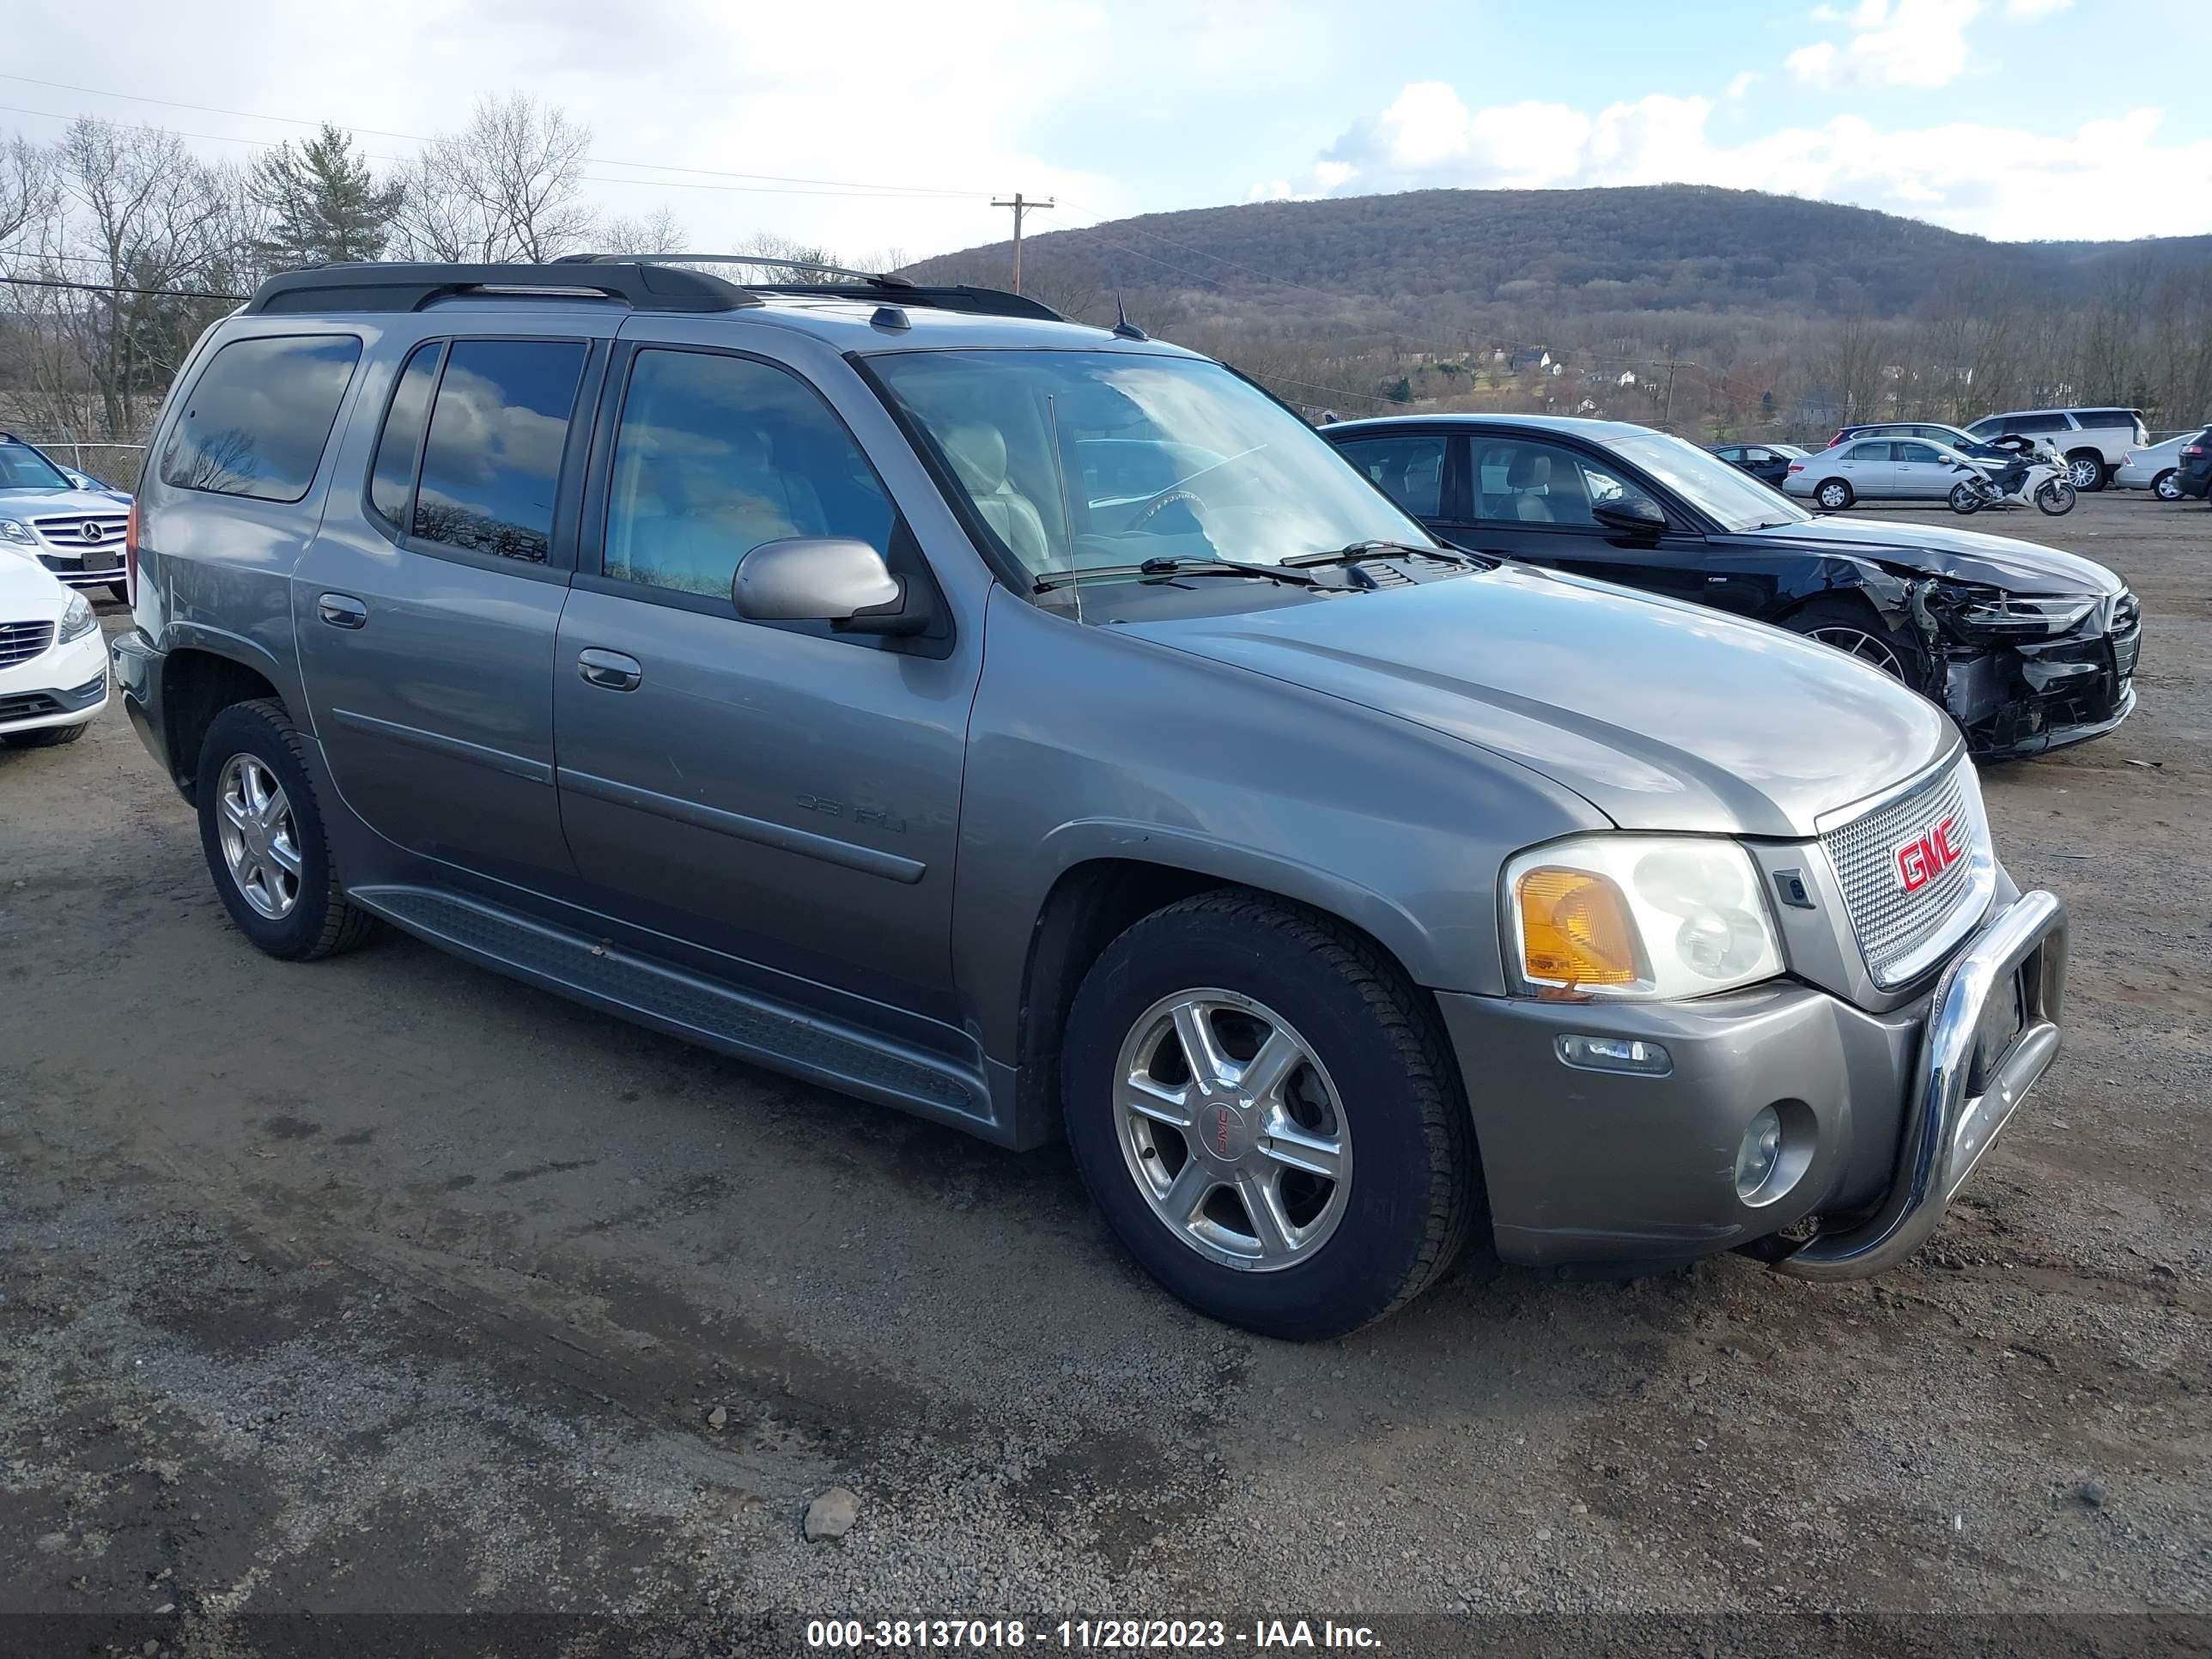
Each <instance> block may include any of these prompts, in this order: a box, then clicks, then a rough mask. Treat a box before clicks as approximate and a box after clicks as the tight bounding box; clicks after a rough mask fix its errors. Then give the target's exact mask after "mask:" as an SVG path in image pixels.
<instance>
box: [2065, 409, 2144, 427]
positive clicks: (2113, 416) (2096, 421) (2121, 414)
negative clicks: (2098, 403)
mask: <svg viewBox="0 0 2212 1659" xmlns="http://www.w3.org/2000/svg"><path fill="white" fill-rule="evenodd" d="M2074 418H2075V420H2077V421H2079V422H2081V424H2082V425H2083V426H2121V427H2127V426H2133V425H2134V424H2135V423H2136V412H2135V410H2132V409H2077V410H2075V411H2074Z"/></svg>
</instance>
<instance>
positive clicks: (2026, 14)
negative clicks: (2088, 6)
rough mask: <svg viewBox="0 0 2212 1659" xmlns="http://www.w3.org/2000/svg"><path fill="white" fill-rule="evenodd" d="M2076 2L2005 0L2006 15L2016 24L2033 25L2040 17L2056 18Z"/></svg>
mask: <svg viewBox="0 0 2212 1659" xmlns="http://www.w3.org/2000/svg"><path fill="white" fill-rule="evenodd" d="M2073 3H2074V0H2005V15H2006V16H2007V17H2009V18H2011V19H2012V21H2014V22H2015V23H2032V22H2033V21H2035V20H2036V19H2037V18H2039V17H2055V16H2057V15H2058V14H2059V13H2060V12H2062V11H2064V10H2065V9H2067V7H2069V6H2070V5H2072V4H2073Z"/></svg>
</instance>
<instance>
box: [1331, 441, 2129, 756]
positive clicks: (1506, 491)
mask: <svg viewBox="0 0 2212 1659" xmlns="http://www.w3.org/2000/svg"><path fill="white" fill-rule="evenodd" d="M1322 436H1324V437H1326V438H1327V439H1328V441H1330V442H1331V443H1333V444H1334V445H1335V446H1336V447H1337V448H1338V450H1339V451H1340V452H1341V453H1343V454H1344V455H1345V456H1346V458H1347V459H1350V460H1351V461H1352V463H1353V465H1356V466H1358V468H1359V470H1360V471H1362V472H1364V473H1365V474H1366V475H1367V477H1368V478H1369V479H1370V481H1371V482H1372V483H1375V484H1376V486H1377V487H1378V488H1379V489H1382V490H1383V492H1384V493H1385V494H1386V495H1389V496H1390V497H1391V498H1392V499H1393V500H1394V501H1397V502H1398V504H1399V505H1400V506H1401V507H1405V508H1406V509H1407V510H1408V511H1409V512H1411V513H1413V515H1414V516H1415V517H1416V518H1419V520H1421V521H1422V522H1423V523H1424V524H1425V525H1427V526H1429V527H1430V528H1431V530H1433V531H1434V532H1436V533H1437V535H1439V536H1441V537H1442V538H1444V539H1445V540H1446V541H1449V542H1451V543H1453V544H1455V545H1457V546H1461V547H1464V548H1469V549H1473V550H1477V551H1480V552H1486V553H1498V554H1504V555H1507V556H1510V557H1513V558H1516V559H1522V560H1526V561H1528V562H1530V563H1532V564H1541V565H1550V566H1553V567H1555V568H1559V569H1564V570H1573V571H1577V572H1579V573H1581V574H1585V575H1589V576H1595V577H1601V578H1602V579H1604V580H1608V581H1615V582H1620V583H1622V584H1624V585H1626V586H1631V587H1640V588H1644V589H1646V590H1648V591H1650V592H1656V593H1663V594H1667V595H1668V596H1670V597H1672V598H1675V599H1692V600H1694V601H1696V602H1697V603H1699V604H1700V605H1712V606H1715V607H1716V608H1717V609H1719V610H1723V611H1732V612H1734V613H1735V614H1736V615H1738V616H1741V617H1753V618H1756V619H1757V620H1759V621H1760V622H1768V623H1776V624H1778V625H1779V626H1781V627H1784V628H1787V629H1791V630H1792V631H1794V632H1796V633H1799V634H1802V635H1807V636H1808V637H1810V638H1812V639H1816V640H1819V641H1822V642H1823V643H1825V644H1827V645H1832V646H1834V647H1837V648H1838V650H1843V651H1848V652H1850V653H1851V654H1852V655H1854V656H1856V657H1859V658H1861V659H1863V660H1865V661H1868V662H1870V663H1873V664H1874V665H1876V666H1878V667H1880V668H1881V669H1883V670H1884V671H1887V672H1888V673H1891V674H1893V675H1895V676H1896V677H1897V678H1899V679H1901V680H1903V681H1904V682H1905V684H1908V685H1910V686H1911V687H1913V688H1914V689H1915V690H1917V691H1919V692H1921V693H1922V694H1923V695H1924V696H1928V697H1930V698H1932V699H1933V700H1934V701H1936V702H1938V703H1940V704H1942V707H1943V708H1945V709H1946V710H1948V712H1949V714H1951V717H1952V718H1953V719H1954V720H1956V721H1957V722H1958V723H1959V726H1960V729H1961V730H1962V731H1963V732H1965V733H1966V740H1967V743H1968V744H1969V746H1970V747H1971V748H1972V751H1973V752H1974V753H1975V754H1976V755H1978V756H1979V757H1983V758H1984V759H2002V758H2005V757H2013V756H2021V755H2033V754H2037V753H2039V752H2041V751H2042V750H2046V749H2055V748H2057V747H2058V746H2059V745H2061V744H2069V743H2079V742H2081V740H2082V739H2083V738H2094V737H2100V736H2102V735H2103V734H2104V733H2106V732H2110V731H2111V730H2112V729H2113V728H2114V727H2115V726H2118V725H2119V723H2120V722H2121V721H2122V720H2125V719H2126V718H2127V717H2128V715H2129V714H2130V712H2131V711H2132V710H2133V709H2134V708H2135V701H2136V699H2135V689H2134V674H2135V668H2136V654H2137V652H2138V649H2139V647H2140V645H2141V641H2142V616H2141V611H2140V610H2139V608H2138V606H2137V605H2136V597H2135V595H2134V594H2133V593H2131V592H2129V591H2128V588H2127V586H2126V584H2124V582H2122V581H2121V580H2120V579H2119V578H2118V576H2116V575H2114V574H2112V572H2111V571H2109V570H2107V569H2106V568H2104V566H2102V565H2100V564H2097V563H2094V562H2092V561H2090V560H2087V559H2083V558H2078V557H2076V556H2074V555H2072V554H2070V553H2061V552H2057V551H2056V550H2051V549H2049V548H2044V547H2037V546H2034V545H2032V544H2027V543H2025V542H2019V541H2014V540H2010V539H2008V538H2005V537H2002V536H1986V535H1981V534H1978V533H1977V532H1972V531H1966V530H1958V529H1954V528H1952V527H1950V526H1946V525H1921V524H1905V523H1885V522H1883V521H1882V520H1878V519H1867V518H1863V517H1861V516H1859V515H1857V514H1856V513H1854V514H1853V515H1851V516H1850V518H1848V519H1838V518H1828V517H1824V516H1822V515H1820V514H1818V513H1811V512H1808V511H1807V510H1806V509H1805V508H1804V507H1800V506H1799V505H1798V504H1797V503H1796V502H1795V501H1790V500H1789V499H1787V498H1786V497H1784V496H1783V495H1778V493H1776V492H1775V491H1774V490H1771V489H1768V488H1766V486H1765V485H1764V484H1761V483H1759V482H1758V481H1757V480H1755V479H1753V478H1750V477H1747V476H1746V475H1745V474H1743V473H1742V472H1741V471H1738V470H1737V469H1736V468H1735V467H1732V466H1730V465H1728V463H1726V462H1725V461H1722V460H1719V459H1716V458H1715V457H1714V456H1712V455H1711V454H1709V453H1706V452H1705V451H1704V450H1702V449H1699V448H1697V447H1694V446H1692V445H1691V444H1688V443H1686V442H1684V441H1682V440H1681V439H1680V438H1674V437H1669V436H1668V435H1666V434H1665V433H1662V432H1655V431H1653V430H1651V429H1650V428H1648V427H1641V426H1634V425H1632V424H1629V423H1628V422H1621V421H1585V420H1570V419H1564V418H1548V417H1544V416H1487V415H1452V416H1431V417H1400V418H1395V419H1383V420H1372V421H1351V422H1343V423H1341V424H1338V425H1334V426H1329V427H1326V428H1322Z"/></svg>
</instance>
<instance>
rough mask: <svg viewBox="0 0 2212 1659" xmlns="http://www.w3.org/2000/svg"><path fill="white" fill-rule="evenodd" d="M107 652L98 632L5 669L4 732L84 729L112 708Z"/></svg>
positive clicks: (0, 689)
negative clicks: (77, 727) (65, 727)
mask: <svg viewBox="0 0 2212 1659" xmlns="http://www.w3.org/2000/svg"><path fill="white" fill-rule="evenodd" d="M107 684H108V681H107V647H106V643H105V642H104V641H102V640H101V639H100V631H99V630H98V629H94V630H93V631H92V632H91V633H89V634H87V635H84V636H83V637H82V638H81V639H75V640H71V641H70V642H69V643H68V644H66V645H58V646H55V647H52V649H51V650H48V651H46V652H44V653H41V654H40V655H39V656H36V657H33V658H32V659H30V660H29V661H28V662H26V663H20V664H18V665H16V666H15V667H13V668H8V669H0V732H35V731H38V730H40V728H41V727H44V726H82V724H83V723H84V722H85V721H87V720H90V719H91V718H92V717H93V716H94V715H95V714H98V713H100V710H101V709H102V708H106V706H107Z"/></svg>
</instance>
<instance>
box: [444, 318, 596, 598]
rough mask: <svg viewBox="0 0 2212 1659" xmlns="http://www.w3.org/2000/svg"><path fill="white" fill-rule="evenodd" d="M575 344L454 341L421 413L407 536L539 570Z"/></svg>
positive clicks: (577, 370) (574, 376)
mask: <svg viewBox="0 0 2212 1659" xmlns="http://www.w3.org/2000/svg"><path fill="white" fill-rule="evenodd" d="M584 356H585V345H584V343H583V342H582V341H581V340H456V341H454V342H453V345H452V346H451V348H450V349H448V350H447V354H446V372H445V374H443V375H442V376H441V377H440V379H439V381H438V394H437V398H436V400H435V404H433V406H432V408H431V411H430V437H429V441H428V444H427V445H425V446H424V447H423V451H422V485H421V487H420V488H419V489H417V490H416V496H415V514H414V521H413V525H412V529H413V532H414V533H415V535H416V536H417V537H419V538H422V540H424V541H430V542H442V543H443V544H446V545H447V546H448V547H456V548H460V549H462V550H465V551H468V552H472V553H487V554H491V555H494V556H497V557H500V558H507V559H521V560H526V561H528V562H532V563H542V562H544V558H545V556H546V553H547V551H548V550H549V549H550V547H551V545H552V538H553V498H554V495H555V494H556V491H557V490H558V489H559V488H560V482H561V454H562V450H563V449H564V448H565V447H567V445H568V416H569V412H570V410H572V408H573V407H574V404H575V401H576V386H577V383H578V381H579V380H581V379H582V377H583V372H584Z"/></svg>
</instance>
